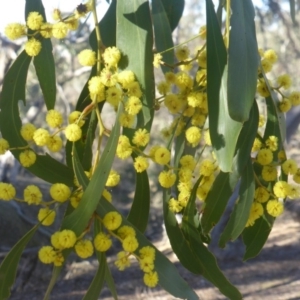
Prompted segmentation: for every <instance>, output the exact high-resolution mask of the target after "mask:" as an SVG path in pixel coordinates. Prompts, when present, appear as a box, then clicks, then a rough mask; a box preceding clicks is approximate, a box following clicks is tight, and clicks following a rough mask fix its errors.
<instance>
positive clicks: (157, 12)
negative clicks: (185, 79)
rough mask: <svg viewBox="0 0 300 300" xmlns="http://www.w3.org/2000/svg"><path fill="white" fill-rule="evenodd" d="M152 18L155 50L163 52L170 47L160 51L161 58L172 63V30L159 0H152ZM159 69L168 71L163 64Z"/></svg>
mask: <svg viewBox="0 0 300 300" xmlns="http://www.w3.org/2000/svg"><path fill="white" fill-rule="evenodd" d="M152 20H153V27H154V36H155V47H156V50H157V52H163V51H165V50H167V49H170V50H169V51H167V52H164V53H162V60H163V61H164V62H166V63H167V64H169V65H173V64H174V49H173V47H174V44H173V39H172V31H171V28H170V23H169V20H168V17H167V14H166V12H165V9H164V6H163V4H162V1H161V0H152ZM161 69H162V71H163V72H164V73H166V72H169V71H170V68H168V67H167V66H164V65H161Z"/></svg>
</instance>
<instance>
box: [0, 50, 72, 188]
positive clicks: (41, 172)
mask: <svg viewBox="0 0 300 300" xmlns="http://www.w3.org/2000/svg"><path fill="white" fill-rule="evenodd" d="M30 62H31V57H29V56H28V55H27V54H26V52H25V51H23V52H22V53H21V54H20V55H19V56H18V58H17V59H16V60H15V62H14V63H13V65H12V66H11V67H10V69H9V70H8V72H7V73H6V75H5V78H4V82H3V88H2V93H1V102H0V109H1V111H0V127H1V133H2V136H3V138H5V139H6V140H7V141H8V142H9V145H10V147H11V148H18V147H24V146H27V145H28V144H27V142H26V141H25V140H24V139H23V138H22V136H21V134H20V129H21V126H22V122H21V119H20V116H19V108H18V101H20V100H22V101H23V102H24V104H25V84H26V77H27V72H28V68H29V64H30ZM11 152H12V154H13V155H14V156H15V158H16V159H18V160H19V155H20V153H21V152H22V151H21V150H12V151H11ZM27 169H28V170H29V171H30V172H32V173H33V174H34V175H36V176H38V177H40V178H41V179H43V180H45V181H48V182H51V183H56V182H61V183H65V184H67V185H68V186H72V185H73V172H72V170H71V169H69V168H68V167H67V166H65V165H64V164H62V163H60V162H58V161H57V160H56V159H54V158H52V157H51V156H49V155H47V154H46V155H39V154H37V158H36V162H35V163H34V164H33V165H32V166H31V167H29V168H27ZM45 170H47V171H45Z"/></svg>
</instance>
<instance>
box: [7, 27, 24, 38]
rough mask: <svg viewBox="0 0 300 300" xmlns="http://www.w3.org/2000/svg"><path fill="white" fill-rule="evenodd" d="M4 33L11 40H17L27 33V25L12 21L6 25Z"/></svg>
mask: <svg viewBox="0 0 300 300" xmlns="http://www.w3.org/2000/svg"><path fill="white" fill-rule="evenodd" d="M4 33H5V35H6V36H7V37H8V38H9V39H10V40H16V39H18V38H20V37H21V36H23V35H26V26H25V25H23V24H20V23H11V24H8V25H7V26H6V27H5V29H4Z"/></svg>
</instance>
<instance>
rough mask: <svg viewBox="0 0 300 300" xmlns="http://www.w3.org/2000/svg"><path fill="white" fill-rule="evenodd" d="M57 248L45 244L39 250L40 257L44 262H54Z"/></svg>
mask: <svg viewBox="0 0 300 300" xmlns="http://www.w3.org/2000/svg"><path fill="white" fill-rule="evenodd" d="M55 256H56V253H55V250H54V249H53V247H51V246H44V247H42V248H41V249H40V250H39V253H38V257H39V259H40V261H41V262H42V263H44V264H52V263H53V262H54V260H55Z"/></svg>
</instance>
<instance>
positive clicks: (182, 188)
mask: <svg viewBox="0 0 300 300" xmlns="http://www.w3.org/2000/svg"><path fill="white" fill-rule="evenodd" d="M91 9H92V8H91V3H90V2H88V3H86V4H82V5H79V6H78V7H77V9H76V10H75V11H74V14H73V15H72V16H70V17H67V18H62V16H61V12H60V11H59V10H58V9H56V10H54V12H53V19H54V21H55V22H54V23H53V24H51V23H47V22H45V20H44V17H43V16H42V15H41V14H39V13H38V12H30V13H29V14H28V17H27V21H26V24H25V25H23V24H19V23H12V24H9V25H8V26H7V27H6V28H5V34H6V36H7V37H8V38H10V39H12V40H14V39H17V38H20V37H22V36H26V35H27V34H28V37H29V39H28V41H27V42H25V51H26V53H27V54H28V55H29V56H37V55H39V52H40V51H41V48H42V40H43V39H45V38H57V39H62V38H65V37H66V36H67V34H68V32H69V31H70V30H75V29H76V28H77V25H78V18H80V17H83V16H85V15H86V14H87V13H88V12H89V11H91ZM199 36H200V37H201V38H202V39H204V40H205V38H206V28H205V26H203V27H201V29H200V33H199ZM258 52H259V54H260V56H261V66H260V67H259V70H258V79H257V95H259V96H261V97H264V98H265V97H269V96H270V88H271V89H273V91H274V92H278V94H279V95H280V102H279V104H278V109H279V110H280V111H281V112H287V111H288V110H289V109H291V108H292V107H293V106H296V105H299V104H300V92H299V91H291V92H289V89H290V87H291V85H292V80H291V78H290V76H289V75H287V74H282V75H280V76H277V77H276V78H275V79H274V80H272V81H271V80H268V82H265V79H264V76H262V74H263V73H264V74H266V73H270V72H271V71H272V68H273V65H274V64H275V63H276V61H277V59H278V58H277V54H276V53H275V51H274V50H272V49H269V50H267V51H262V50H258ZM99 53H100V52H99ZM99 53H96V52H94V51H92V50H90V49H84V50H83V51H81V52H80V53H79V55H78V61H79V63H80V64H81V65H83V66H90V67H91V66H94V65H96V64H97V62H98V63H99V62H100V61H101V63H102V65H101V69H99V70H97V74H96V75H95V76H92V77H91V78H90V79H89V81H88V84H87V88H88V92H89V97H90V99H91V103H90V104H89V105H88V106H87V108H86V109H85V110H83V111H82V112H81V111H73V112H72V113H71V114H70V115H69V116H68V117H67V118H65V116H63V115H62V114H61V113H60V112H59V111H58V110H55V109H52V110H49V111H48V112H47V114H46V118H45V120H46V123H45V126H43V127H41V128H37V127H36V126H35V125H34V124H31V123H26V124H23V125H22V126H21V128H20V135H21V137H22V138H23V139H24V141H25V142H26V143H27V146H25V147H24V146H22V147H19V148H18V147H14V148H11V147H10V145H9V142H8V141H7V140H6V139H4V138H0V154H5V153H6V151H9V150H12V151H13V150H16V149H18V150H20V154H19V156H18V158H19V160H20V163H21V165H22V166H23V167H26V168H30V167H31V166H33V165H34V164H35V162H36V159H37V153H38V152H39V151H40V150H41V151H49V152H50V153H51V152H59V151H61V150H62V148H64V143H65V141H66V140H68V141H69V142H78V141H79V142H82V143H84V138H83V133H84V128H83V126H84V124H85V121H86V117H87V115H88V114H89V113H90V112H91V111H92V110H93V109H95V110H96V111H97V107H98V105H97V104H98V103H99V102H103V101H105V103H106V104H107V105H110V106H111V107H112V108H114V109H116V108H117V107H118V106H120V105H121V106H122V108H123V112H122V113H121V115H120V117H119V122H120V124H121V126H122V127H123V128H131V129H133V130H134V133H133V134H132V135H130V138H129V136H127V135H125V132H126V131H123V134H121V135H120V137H119V141H118V145H117V149H116V157H117V158H118V159H120V160H125V159H127V158H129V157H131V156H132V158H133V167H134V169H135V170H136V172H137V173H142V172H145V171H146V170H147V169H148V168H149V166H150V165H151V163H152V164H156V166H157V168H159V175H158V183H159V184H160V185H161V187H162V188H164V189H171V188H172V189H174V193H173V195H172V197H171V198H170V199H169V203H168V204H169V209H170V210H171V211H172V212H173V213H176V214H181V213H183V212H184V209H185V207H186V206H187V203H188V201H189V199H190V196H191V192H192V189H193V187H194V184H195V182H196V179H198V178H199V177H201V181H200V184H199V186H198V187H197V193H196V195H197V198H198V200H199V201H202V202H204V201H205V200H206V197H207V195H208V193H209V191H210V190H211V188H212V186H213V183H214V180H215V177H216V176H217V174H218V172H219V168H218V162H217V160H216V159H215V156H214V154H213V153H211V151H210V150H211V149H210V146H211V141H210V136H209V130H208V127H209V122H208V120H207V116H208V99H207V90H206V89H207V74H206V67H207V64H206V63H207V61H206V60H207V53H206V48H205V46H202V47H199V48H198V49H197V51H196V53H195V54H192V51H191V50H190V49H189V47H188V46H187V45H181V46H179V47H176V49H175V56H176V59H177V60H178V62H177V63H176V66H178V67H179V71H178V72H173V69H170V71H169V72H166V73H165V74H164V80H162V81H161V82H158V83H157V92H158V94H160V96H159V97H158V98H157V99H155V105H154V107H155V108H156V109H157V110H159V109H160V108H164V109H165V110H166V111H167V112H168V113H169V114H170V115H171V116H172V117H173V121H172V122H171V124H169V125H168V126H165V127H164V128H163V130H162V137H163V138H164V139H165V140H168V141H169V140H172V139H173V138H174V136H175V137H178V136H179V135H181V136H182V137H184V138H185V143H186V144H187V145H188V146H190V147H191V148H193V149H195V150H196V154H195V156H192V155H188V154H183V155H182V156H181V158H180V159H179V162H178V165H174V161H173V154H174V151H173V148H172V147H171V146H168V147H167V146H166V145H163V144H156V143H153V142H152V139H151V132H149V130H148V129H146V128H134V127H135V124H136V121H137V118H138V116H139V114H140V113H141V111H142V109H143V101H142V98H143V93H144V90H143V87H142V86H141V85H140V83H139V81H138V79H137V78H136V76H135V74H134V73H133V72H132V71H131V70H122V71H121V70H119V69H118V64H119V62H120V60H121V58H122V53H121V51H120V50H119V49H118V48H116V47H108V48H106V49H105V50H104V51H102V52H101V56H100V55H99ZM162 59H163V57H162V55H161V54H160V53H157V54H155V55H154V61H153V65H154V66H155V67H159V65H160V64H164V62H163V61H162ZM193 64H196V67H197V72H196V74H195V75H192V74H193V73H192V72H190V70H192V68H193V66H194V65H193ZM98 112H99V111H98ZM265 119H266V116H264V115H260V120H259V131H258V133H257V137H256V139H255V141H254V143H253V147H252V153H251V157H252V160H253V164H255V166H257V168H256V170H259V171H256V172H257V173H256V174H255V177H256V190H255V196H254V199H253V203H252V207H251V210H250V214H249V218H248V220H247V224H246V226H247V227H248V226H253V225H254V224H255V222H256V220H257V219H259V218H261V217H263V216H264V215H268V216H271V217H274V218H276V217H277V216H279V215H280V214H281V213H282V212H283V210H284V202H285V201H286V199H287V198H289V199H295V198H297V197H298V196H299V194H300V191H299V186H298V184H300V168H299V167H298V165H297V163H296V162H295V161H294V160H292V159H287V158H286V156H285V152H284V149H283V148H282V145H281V142H280V139H279V137H277V136H274V135H271V136H268V137H266V138H263V132H264V128H265V127H264V126H265V123H266V122H265ZM99 121H100V120H99ZM105 132H106V133H107V132H108V131H105ZM61 133H64V135H61ZM166 144H167V143H166ZM204 148H205V149H204ZM199 149H201V151H199ZM98 150H99V149H98ZM202 150H203V151H202ZM204 150H205V151H204ZM207 150H209V151H207ZM200 152H201V154H202V153H204V155H203V157H202V156H201V157H200V158H199V157H198V156H199V153H200ZM96 161H97V160H96ZM94 169H95V168H91V169H90V170H85V174H86V176H87V177H88V179H91V177H92V176H93V171H94ZM287 179H292V180H293V181H294V184H291V183H288V180H287ZM121 180H122V178H121V176H120V174H119V173H118V172H117V171H116V170H114V169H112V170H110V173H109V175H108V179H107V181H106V184H105V186H106V188H105V189H104V191H103V193H102V198H103V201H109V202H112V200H113V199H112V195H111V193H110V192H109V189H111V188H113V187H115V186H117V185H118V184H120V182H122V181H121ZM48 194H49V195H50V197H51V199H50V200H49V199H47V198H45V196H44V195H43V192H42V191H41V190H40V189H39V187H37V186H35V185H28V186H27V187H26V188H25V189H24V191H23V199H20V198H19V197H17V191H16V189H15V187H14V186H13V185H12V184H9V183H2V182H1V183H0V199H1V200H4V201H10V200H16V201H19V202H25V203H27V204H28V205H38V206H40V209H39V211H38V215H37V220H38V221H39V222H40V223H41V224H42V225H44V226H51V225H52V224H53V223H54V222H55V220H56V210H57V207H58V206H59V205H61V204H62V203H65V202H68V201H69V202H70V205H71V206H72V207H73V208H74V209H76V208H77V207H78V205H79V203H80V201H81V199H82V197H83V195H84V190H83V187H82V186H81V185H80V183H79V180H78V178H76V177H75V178H74V186H72V187H69V186H67V185H65V184H64V183H61V182H57V183H54V184H52V185H51V187H50V189H49V193H48ZM101 201H102V200H101ZM92 218H93V219H92V220H91V221H95V222H101V224H102V225H103V226H102V229H101V231H100V232H98V233H97V234H95V235H94V237H93V238H91V237H90V236H89V234H88V232H89V231H91V230H90V228H87V229H86V231H84V232H83V233H82V234H81V235H80V236H76V234H75V232H73V231H72V230H70V229H63V230H61V231H56V232H55V233H54V234H53V235H52V236H51V245H47V246H43V247H42V248H41V249H40V251H39V253H38V256H39V259H40V260H41V261H42V262H43V263H45V264H54V266H62V265H63V263H64V256H63V253H62V252H63V250H64V249H73V250H74V251H75V253H76V254H77V255H78V256H79V257H81V258H83V259H86V258H89V257H91V256H92V255H93V253H94V252H95V251H98V252H106V251H108V250H109V249H110V248H111V247H112V245H113V241H114V239H117V240H119V242H120V244H121V246H122V250H121V251H119V252H118V254H117V259H116V261H115V265H116V267H117V268H118V269H119V270H120V271H122V270H125V269H126V268H127V267H129V266H130V265H131V261H132V258H133V257H135V258H136V259H137V261H138V263H139V265H140V268H141V270H142V271H143V272H144V276H143V280H144V283H145V284H146V285H147V286H149V287H155V286H156V285H157V284H158V282H159V276H158V273H157V271H156V269H155V255H156V250H155V248H153V247H151V246H141V245H140V243H139V238H138V234H137V232H136V230H135V229H134V228H133V227H131V226H129V225H125V224H124V219H123V217H122V216H121V215H120V214H119V213H118V212H117V211H111V212H108V213H106V214H105V215H104V216H103V218H101V217H100V216H99V215H96V214H95V215H93V217H92Z"/></svg>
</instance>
